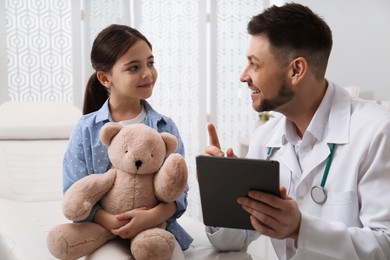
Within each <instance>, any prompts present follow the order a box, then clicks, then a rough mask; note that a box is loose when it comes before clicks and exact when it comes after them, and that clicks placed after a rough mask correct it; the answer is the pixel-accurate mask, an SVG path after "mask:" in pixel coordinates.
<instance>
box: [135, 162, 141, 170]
mask: <svg viewBox="0 0 390 260" xmlns="http://www.w3.org/2000/svg"><path fill="white" fill-rule="evenodd" d="M141 165H142V161H141V160H137V161H135V167H137V169H139V167H141Z"/></svg>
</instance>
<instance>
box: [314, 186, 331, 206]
mask: <svg viewBox="0 0 390 260" xmlns="http://www.w3.org/2000/svg"><path fill="white" fill-rule="evenodd" d="M311 198H312V199H313V201H314V202H315V203H317V204H324V203H325V201H326V199H327V195H326V191H325V189H324V188H323V187H321V186H319V185H317V186H314V187H312V188H311Z"/></svg>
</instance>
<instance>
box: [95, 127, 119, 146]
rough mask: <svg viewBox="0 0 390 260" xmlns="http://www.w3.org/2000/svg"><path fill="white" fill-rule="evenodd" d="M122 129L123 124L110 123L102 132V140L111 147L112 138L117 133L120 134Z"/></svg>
mask: <svg viewBox="0 0 390 260" xmlns="http://www.w3.org/2000/svg"><path fill="white" fill-rule="evenodd" d="M122 128H123V126H122V125H121V124H118V123H113V122H108V123H107V124H105V125H104V126H103V127H102V129H101V130H100V140H102V142H103V144H105V145H109V144H110V143H111V140H112V138H113V137H114V136H115V135H116V134H117V133H119V131H120V130H121V129H122Z"/></svg>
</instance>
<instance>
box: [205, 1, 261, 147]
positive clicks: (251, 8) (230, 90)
mask: <svg viewBox="0 0 390 260" xmlns="http://www.w3.org/2000/svg"><path fill="white" fill-rule="evenodd" d="M264 7H265V4H264V2H263V1H253V0H242V1H235V0H218V1H217V7H216V9H217V11H216V25H212V27H213V28H215V30H216V33H215V34H212V37H216V40H214V41H215V42H216V53H217V58H216V60H217V62H216V66H213V67H216V82H215V83H214V85H215V86H216V88H217V91H216V97H213V98H214V101H213V102H212V104H213V105H214V106H215V107H214V109H213V111H215V112H214V118H215V122H214V123H216V125H217V128H218V129H217V130H218V134H219V138H220V142H221V145H222V146H223V147H224V149H226V148H228V147H232V148H233V149H234V151H235V153H236V154H238V152H239V150H238V148H239V142H240V139H242V138H246V137H248V136H249V135H250V134H251V132H252V131H253V130H254V128H255V125H256V122H257V121H258V114H257V113H256V112H255V111H254V110H253V109H252V105H251V103H252V100H251V97H250V92H249V90H248V86H247V84H244V83H242V82H240V75H241V72H242V71H243V69H244V68H245V66H246V65H247V59H246V52H247V49H248V44H249V38H250V36H249V35H248V33H247V24H248V22H249V20H250V18H251V17H252V16H253V15H255V14H258V13H260V12H261V11H262V10H263V9H264Z"/></svg>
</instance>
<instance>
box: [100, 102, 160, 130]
mask: <svg viewBox="0 0 390 260" xmlns="http://www.w3.org/2000/svg"><path fill="white" fill-rule="evenodd" d="M108 102H109V99H107V100H106V102H104V104H103V106H102V107H101V108H100V109H99V110H98V111H97V112H96V121H95V122H96V123H99V122H103V121H110V122H112V117H111V113H110V108H109V105H108ZM141 104H142V105H143V106H144V107H145V111H146V118H145V123H146V124H147V125H153V127H154V128H156V127H157V124H159V123H160V122H161V123H167V120H166V119H165V118H164V116H163V115H161V114H159V113H157V112H156V110H154V109H153V108H152V106H151V105H150V104H149V103H148V102H147V101H146V100H141Z"/></svg>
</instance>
